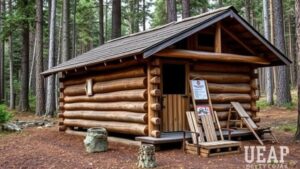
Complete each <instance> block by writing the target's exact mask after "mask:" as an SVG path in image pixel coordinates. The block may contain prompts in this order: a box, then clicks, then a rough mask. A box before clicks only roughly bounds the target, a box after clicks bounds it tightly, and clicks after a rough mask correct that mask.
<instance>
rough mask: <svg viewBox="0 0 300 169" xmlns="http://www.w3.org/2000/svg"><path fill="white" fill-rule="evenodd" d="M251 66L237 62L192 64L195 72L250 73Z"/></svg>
mask: <svg viewBox="0 0 300 169" xmlns="http://www.w3.org/2000/svg"><path fill="white" fill-rule="evenodd" d="M250 70H251V68H250V66H248V65H236V64H216V63H197V64H194V65H193V66H192V71H194V72H218V73H250Z"/></svg>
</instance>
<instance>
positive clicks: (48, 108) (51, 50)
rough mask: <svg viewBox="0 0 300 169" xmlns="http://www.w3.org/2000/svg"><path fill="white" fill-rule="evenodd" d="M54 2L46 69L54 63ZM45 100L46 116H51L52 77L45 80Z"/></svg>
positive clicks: (53, 80)
mask: <svg viewBox="0 0 300 169" xmlns="http://www.w3.org/2000/svg"><path fill="white" fill-rule="evenodd" d="M55 16H56V0H52V1H51V14H50V34H49V51H48V69H51V68H52V67H53V66H54V61H55V59H54V58H55V56H54V54H55V45H54V44H55V23H56V19H55ZM47 87H48V88H47V99H46V114H47V115H50V116H53V115H54V112H55V109H56V108H55V79H54V75H50V76H48V79H47Z"/></svg>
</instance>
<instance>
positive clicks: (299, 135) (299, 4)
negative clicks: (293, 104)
mask: <svg viewBox="0 0 300 169" xmlns="http://www.w3.org/2000/svg"><path fill="white" fill-rule="evenodd" d="M295 16H296V37H297V41H296V44H297V45H296V50H297V53H296V55H297V58H298V63H297V65H298V75H299V74H300V69H299V61H300V0H296V1H295ZM297 82H298V84H297V85H298V121H297V131H296V134H295V139H296V140H300V77H299V76H298V78H297Z"/></svg>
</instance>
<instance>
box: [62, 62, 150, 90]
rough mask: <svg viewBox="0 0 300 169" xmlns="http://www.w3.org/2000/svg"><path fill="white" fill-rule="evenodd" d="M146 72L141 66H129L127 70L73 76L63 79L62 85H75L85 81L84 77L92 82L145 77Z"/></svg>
mask: <svg viewBox="0 0 300 169" xmlns="http://www.w3.org/2000/svg"><path fill="white" fill-rule="evenodd" d="M145 76H146V72H145V69H144V68H143V67H137V68H131V69H127V70H119V71H114V72H109V73H103V74H99V75H91V76H82V77H81V78H76V79H75V78H73V79H69V80H66V81H64V85H66V86H70V85H76V84H83V83H85V80H86V79H93V81H94V82H102V81H110V80H116V79H122V78H132V77H145Z"/></svg>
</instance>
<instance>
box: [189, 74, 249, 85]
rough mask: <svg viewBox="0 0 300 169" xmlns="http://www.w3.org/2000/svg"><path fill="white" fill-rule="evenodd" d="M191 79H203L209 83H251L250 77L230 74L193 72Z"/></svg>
mask: <svg viewBox="0 0 300 169" xmlns="http://www.w3.org/2000/svg"><path fill="white" fill-rule="evenodd" d="M190 76H191V79H194V78H201V79H204V80H207V81H208V82H209V83H222V84H224V83H228V84H230V83H249V82H250V76H248V75H245V74H230V73H212V72H191V73H190Z"/></svg>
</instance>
